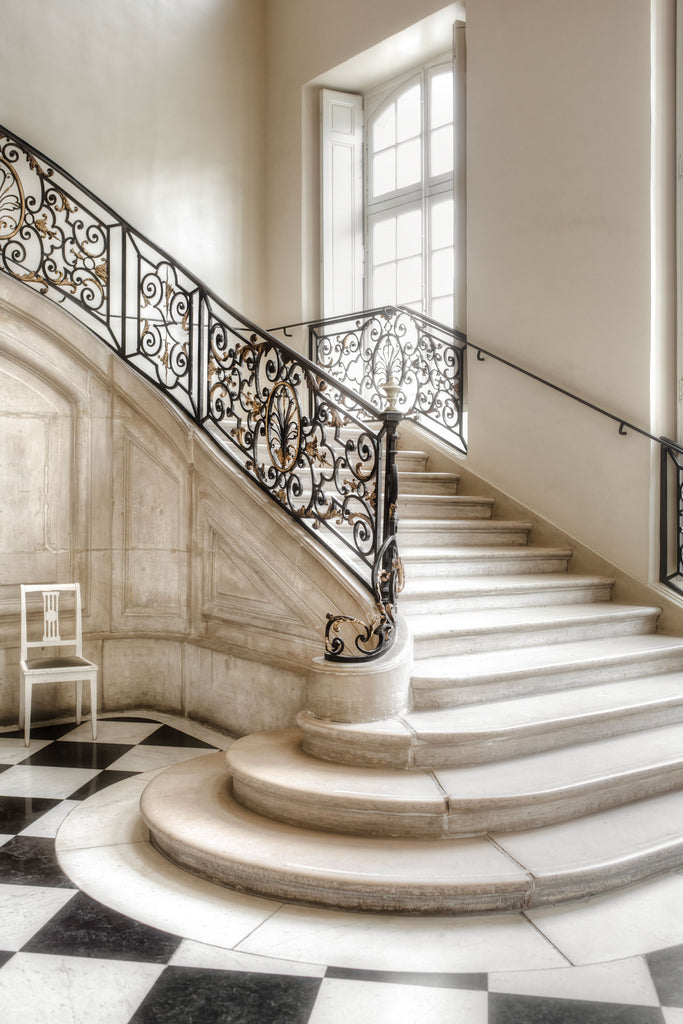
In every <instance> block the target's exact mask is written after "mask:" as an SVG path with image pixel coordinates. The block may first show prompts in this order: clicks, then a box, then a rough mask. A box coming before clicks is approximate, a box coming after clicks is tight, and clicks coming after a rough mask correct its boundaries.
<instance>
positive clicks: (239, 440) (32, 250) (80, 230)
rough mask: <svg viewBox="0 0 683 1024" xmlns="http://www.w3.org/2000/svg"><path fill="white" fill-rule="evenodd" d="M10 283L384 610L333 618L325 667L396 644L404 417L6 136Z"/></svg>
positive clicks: (0, 137)
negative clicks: (399, 449)
mask: <svg viewBox="0 0 683 1024" xmlns="http://www.w3.org/2000/svg"><path fill="white" fill-rule="evenodd" d="M0 270H2V272H4V273H5V274H8V275H10V276H11V277H12V278H14V279H15V280H18V281H21V282H22V283H23V284H25V285H26V286H27V287H29V288H32V289H34V290H37V291H39V292H40V293H41V294H43V295H45V296H46V297H47V298H49V299H51V300H52V301H53V302H55V303H57V304H59V305H60V306H62V307H63V308H64V309H66V310H67V311H68V312H69V313H71V314H72V315H73V316H74V317H75V318H76V319H77V320H79V321H80V322H81V323H82V324H84V325H85V326H86V327H87V328H89V329H90V330H91V331H92V332H93V333H94V334H95V335H97V337H99V338H100V339H101V340H102V341H104V342H105V343H106V344H107V345H108V346H109V348H110V349H111V350H112V351H113V352H115V353H116V354H117V355H118V356H120V357H121V358H122V359H124V360H125V361H126V362H127V363H128V364H129V365H131V366H133V367H135V369H136V370H137V371H138V372H139V373H141V374H142V375H143V376H144V377H145V378H146V379H147V380H148V381H150V382H151V383H152V384H154V385H155V386H156V387H157V388H159V389H161V390H162V391H163V392H164V394H165V395H166V396H167V397H168V398H169V399H171V400H172V401H173V402H175V403H176V404H177V405H178V406H180V408H182V409H183V410H184V412H185V413H186V414H187V415H188V416H189V417H191V418H192V420H193V421H194V422H195V423H196V424H197V426H198V427H200V428H201V429H202V430H204V431H205V432H206V433H207V434H208V435H209V436H210V437H211V438H212V439H213V441H214V442H215V443H216V445H217V446H218V447H219V448H220V450H221V451H222V452H223V453H224V454H225V455H227V456H228V457H229V458H230V459H232V460H233V462H235V463H237V465H238V466H239V467H240V468H241V469H242V470H243V471H244V472H245V473H246V474H247V475H248V476H249V477H250V478H251V479H252V480H253V481H254V482H255V483H256V484H258V486H259V487H260V488H262V489H263V490H264V491H265V492H266V493H267V494H268V495H269V496H270V497H271V498H272V499H273V500H274V501H276V502H277V503H278V504H279V505H280V506H281V507H282V508H283V509H284V510H285V511H286V512H287V513H288V514H289V515H290V516H292V517H293V518H294V519H295V520H296V521H297V522H298V523H299V524H300V525H301V526H302V527H303V528H305V529H306V530H308V531H309V532H310V533H311V534H312V535H314V536H316V537H317V539H318V540H319V541H320V542H321V543H323V544H324V545H326V547H327V548H328V549H329V550H331V551H332V552H333V553H334V555H335V556H336V557H337V558H339V559H340V560H341V561H342V562H343V563H344V564H345V565H346V566H347V567H348V568H349V569H350V570H351V572H353V573H354V574H355V575H356V576H357V577H358V579H359V580H361V581H362V582H363V583H364V584H365V585H366V586H367V588H368V589H369V590H370V591H371V592H372V594H373V595H374V597H375V601H376V606H377V613H376V616H375V618H374V619H373V621H372V622H370V623H363V622H359V621H357V620H356V619H354V618H352V617H350V616H345V615H331V614H330V615H328V622H327V627H326V656H327V657H329V658H330V659H333V660H339V659H349V658H350V659H364V658H366V657H374V656H377V655H378V654H380V653H381V652H382V651H383V650H385V649H386V648H387V647H388V646H389V644H390V642H391V640H392V639H393V631H394V624H395V609H396V595H397V591H398V588H399V581H400V576H401V568H400V560H399V557H398V551H397V548H396V522H397V519H396V502H397V494H396V488H397V480H396V469H395V435H396V422H397V419H398V417H397V416H395V415H394V414H393V413H391V412H387V413H383V412H378V410H377V409H376V408H374V407H373V406H372V405H371V404H370V403H369V402H367V401H366V400H365V399H363V398H362V397H361V396H359V395H357V394H355V393H354V392H353V391H352V390H350V389H349V388H347V387H346V386H345V385H343V384H340V383H339V382H338V381H336V380H335V379H334V378H333V377H331V376H330V375H329V374H328V373H327V372H326V371H325V370H324V369H321V368H320V367H319V366H316V365H315V364H313V363H312V362H310V360H308V359H307V358H306V357H304V356H301V355H299V354H298V353H297V352H295V351H294V350H293V349H291V348H289V347H288V346H287V345H286V344H283V343H282V342H281V341H279V340H278V339H277V338H275V337H273V336H272V335H270V334H269V333H268V332H266V331H263V330H261V329H260V328H259V327H258V326H257V325H255V324H253V323H252V322H250V321H249V320H247V319H245V318H244V317H242V316H241V315H240V314H239V313H237V312H236V311H235V310H233V309H232V308H231V307H230V306H228V305H226V304H225V303H223V302H221V301H220V300H219V299H218V298H217V297H216V296H215V295H214V294H213V293H212V292H210V291H209V290H208V289H207V288H206V287H205V286H204V285H203V284H202V283H201V282H200V281H199V280H198V279H197V278H195V277H193V276H192V274H190V273H188V272H187V271H186V270H185V269H184V268H183V267H182V266H181V265H180V264H179V263H177V262H176V261H175V260H173V259H172V258H171V257H170V256H169V255H168V254H167V253H165V252H164V251H163V250H161V249H159V248H158V247H157V246H155V245H153V244H152V243H150V242H149V241H148V240H147V239H146V238H144V237H143V236H142V235H141V234H140V233H139V232H137V231H135V230H134V229H133V228H132V227H131V226H130V225H129V224H127V223H126V222H125V221H123V220H122V219H121V218H120V217H118V216H117V215H116V214H115V213H114V212H113V211H112V210H111V209H110V208H109V207H108V206H106V205H105V204H104V203H101V202H100V201H99V200H98V199H96V198H95V196H93V195H92V193H91V192H90V191H89V190H88V189H86V188H84V187H83V186H82V185H80V184H78V182H76V181H75V180H74V179H73V178H72V177H71V176H70V175H68V174H67V173H66V172H65V171H63V170H61V169H60V168H59V167H57V166H56V165H55V164H53V163H51V162H49V161H48V160H47V158H46V157H44V156H43V155H42V154H41V153H39V152H37V151H36V150H34V149H33V148H32V147H30V146H29V145H27V144H26V143H25V142H23V141H22V140H21V139H19V138H17V137H16V136H13V135H11V134H10V133H9V132H8V131H7V130H6V129H4V128H2V127H0Z"/></svg>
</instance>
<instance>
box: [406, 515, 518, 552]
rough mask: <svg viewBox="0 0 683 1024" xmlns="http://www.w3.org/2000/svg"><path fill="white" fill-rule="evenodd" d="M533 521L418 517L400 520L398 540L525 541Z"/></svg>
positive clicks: (432, 543) (436, 543)
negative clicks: (425, 518) (423, 518)
mask: <svg viewBox="0 0 683 1024" xmlns="http://www.w3.org/2000/svg"><path fill="white" fill-rule="evenodd" d="M530 530H531V523H525V522H516V521H513V520H507V519H480V520H477V519H463V520H458V519H430V520H428V521H427V522H422V521H420V520H418V519H407V520H403V521H399V527H398V540H399V545H400V546H401V548H402V547H403V545H404V544H405V545H406V547H411V546H417V547H444V546H447V545H453V546H454V547H471V546H473V545H474V546H477V545H480V544H481V545H484V546H486V547H491V546H501V547H508V546H510V545H525V544H526V543H527V541H528V539H529V532H530Z"/></svg>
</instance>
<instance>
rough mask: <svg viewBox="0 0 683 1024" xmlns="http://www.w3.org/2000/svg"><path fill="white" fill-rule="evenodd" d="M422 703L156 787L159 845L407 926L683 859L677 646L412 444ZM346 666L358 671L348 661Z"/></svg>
mask: <svg viewBox="0 0 683 1024" xmlns="http://www.w3.org/2000/svg"><path fill="white" fill-rule="evenodd" d="M399 473H400V493H401V495H402V498H401V505H400V527H399V543H400V548H401V553H402V557H403V561H404V564H405V571H406V579H407V583H406V588H405V591H404V593H403V595H402V598H401V612H402V614H403V615H404V616H405V618H406V619H407V621H408V623H409V626H410V629H411V631H412V635H413V643H414V663H413V669H412V677H411V687H410V690H411V693H410V706H409V707H408V708H407V709H406V710H405V712H403V713H402V714H399V715H397V716H396V717H393V718H391V719H387V720H382V721H373V722H363V723H343V722H336V721H330V720H327V719H321V718H317V717H315V716H314V715H313V714H311V713H310V712H309V711H303V712H301V714H300V715H299V720H298V728H296V729H287V730H280V731H277V732H270V733H259V734H255V735H251V736H247V737H244V738H243V739H240V740H238V741H237V742H235V743H234V744H233V745H232V746H231V747H230V749H229V751H228V755H227V760H228V767H229V773H226V768H225V763H224V759H223V755H209V757H206V758H200V759H197V760H196V761H191V762H186V763H184V764H181V765H177V766H175V767H173V768H171V769H169V770H167V771H166V772H164V773H163V774H161V775H160V776H158V777H157V778H156V779H155V780H154V781H153V782H152V783H151V784H150V785H149V786H148V788H147V790H146V791H145V793H144V795H143V799H142V805H141V806H142V811H143V815H144V817H145V820H146V821H147V824H148V826H149V828H150V831H151V834H152V839H153V842H154V843H155V844H156V845H157V847H158V848H159V849H161V850H162V851H163V852H165V853H166V854H167V855H168V856H169V857H171V859H173V860H175V861H176V862H177V863H180V864H182V865H183V866H185V867H187V868H189V869H190V870H192V871H195V872H197V873H199V874H201V875H204V876H206V877H209V878H212V879H215V880H218V881H221V882H223V883H225V884H227V885H231V886H234V887H237V888H242V889H245V890H247V891H250V892H256V893H259V894H263V895H266V896H272V897H275V898H280V899H293V900H299V901H304V902H309V903H314V904H321V905H325V906H333V907H345V908H352V909H365V910H376V911H403V912H409V913H435V912H442V913H473V912H483V911H500V910H521V909H525V908H527V907H530V906H540V905H543V904H549V903H556V902H561V901H564V900H572V899H580V898H585V897H588V896H591V895H594V894H596V893H601V892H607V891H610V890H612V889H615V888H618V887H621V886H624V885H627V884H630V883H633V882H635V881H637V880H639V879H642V878H645V877H650V876H652V875H654V874H657V873H659V872H662V871H666V870H670V869H671V868H672V867H679V866H680V865H681V864H683V793H680V792H678V790H679V788H680V787H683V724H681V723H683V671H682V668H683V638H680V637H671V636H666V635H663V634H658V633H657V632H656V630H657V620H658V617H659V609H658V608H653V607H640V606H633V605H626V604H620V603H618V602H616V601H613V600H612V588H613V584H614V580H613V579H611V578H607V577H601V576H590V575H574V574H572V573H571V572H569V571H568V565H569V562H570V558H571V551H570V549H568V548H567V547H536V546H535V545H534V544H533V543H530V542H529V533H530V530H531V524H530V523H528V522H512V521H504V520H499V519H496V518H494V508H493V500H492V499H489V498H485V497H477V496H470V495H460V494H458V479H457V476H455V475H453V474H450V473H432V472H430V471H429V468H428V458H427V456H426V455H425V454H424V453H421V452H408V451H404V452H401V453H399ZM348 671H353V668H352V667H350V668H349V669H348Z"/></svg>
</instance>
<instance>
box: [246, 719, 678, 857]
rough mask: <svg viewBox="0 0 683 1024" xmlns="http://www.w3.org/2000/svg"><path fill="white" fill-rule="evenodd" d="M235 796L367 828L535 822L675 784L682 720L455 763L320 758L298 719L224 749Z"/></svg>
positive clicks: (394, 831)
mask: <svg viewBox="0 0 683 1024" xmlns="http://www.w3.org/2000/svg"><path fill="white" fill-rule="evenodd" d="M227 757H228V765H229V767H230V770H231V772H232V778H233V791H234V794H235V797H236V799H237V800H239V802H240V803H241V804H242V805H243V806H245V807H247V808H249V809H250V810H252V811H256V812H257V813H258V814H262V815H265V816H266V817H269V818H273V819H275V820H276V821H284V822H285V823H286V824H290V825H297V826H301V827H304V828H308V827H311V826H313V827H315V828H316V829H320V830H322V831H332V832H345V833H353V834H356V835H370V836H387V837H388V836H412V837H424V838H439V837H441V838H451V837H458V836H471V835H481V834H484V833H486V832H492V831H503V832H508V831H516V830H519V829H528V828H538V827H541V826H544V825H549V824H555V823H557V822H559V821H567V820H570V819H573V818H577V817H581V816H582V815H585V814H591V813H593V812H594V811H596V810H604V809H606V808H608V807H616V806H619V805H622V804H624V803H627V802H630V801H632V800H639V799H643V798H645V797H649V796H656V795H659V794H661V793H665V792H670V791H672V790H674V789H676V788H678V787H680V786H681V785H683V725H680V724H678V723H676V724H674V725H666V726H660V727H659V728H657V729H649V730H646V731H639V732H637V733H633V734H626V735H623V736H614V737H609V738H603V739H600V740H597V741H593V742H588V743H581V744H575V745H572V746H569V747H565V748H562V749H558V750H551V751H544V752H541V753H535V754H530V755H526V756H523V757H516V758H511V759H508V760H505V761H496V762H492V763H488V764H477V765H469V766H466V767H457V768H434V769H411V770H394V769H390V768H372V767H360V766H355V765H341V764H335V763H333V762H330V761H321V760H319V759H317V758H314V757H311V756H310V755H308V754H306V753H305V752H304V751H303V749H302V734H301V731H300V730H299V729H282V730H278V731H276V732H267V733H254V734H252V735H251V736H245V737H243V738H242V739H240V740H237V741H236V742H235V743H234V744H233V745H232V746H231V747H230V749H229V751H228V754H227Z"/></svg>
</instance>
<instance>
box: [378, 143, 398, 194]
mask: <svg viewBox="0 0 683 1024" xmlns="http://www.w3.org/2000/svg"><path fill="white" fill-rule="evenodd" d="M395 188H396V150H395V149H387V150H385V151H384V152H383V153H378V155H377V156H374V157H373V158H372V194H373V196H381V195H384V193H385V192H393V191H394V189H395Z"/></svg>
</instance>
